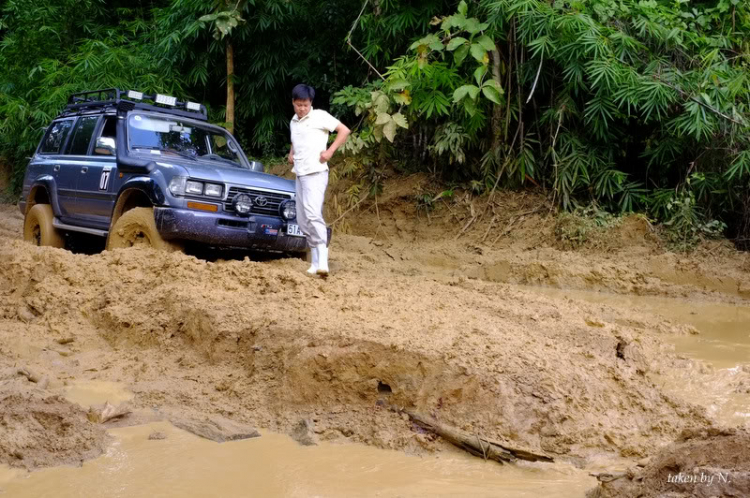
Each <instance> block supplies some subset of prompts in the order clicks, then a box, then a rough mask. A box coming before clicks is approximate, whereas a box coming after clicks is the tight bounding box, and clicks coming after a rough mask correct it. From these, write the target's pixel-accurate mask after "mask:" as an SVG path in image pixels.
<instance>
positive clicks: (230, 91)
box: [226, 38, 234, 134]
mask: <svg viewBox="0 0 750 498" xmlns="http://www.w3.org/2000/svg"><path fill="white" fill-rule="evenodd" d="M226 118H227V130H228V131H229V133H232V134H234V47H232V42H231V41H230V40H229V39H228V38H227V116H226Z"/></svg>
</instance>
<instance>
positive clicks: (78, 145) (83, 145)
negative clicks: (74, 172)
mask: <svg viewBox="0 0 750 498" xmlns="http://www.w3.org/2000/svg"><path fill="white" fill-rule="evenodd" d="M98 121H99V116H88V117H85V118H80V119H79V120H78V123H77V124H76V127H75V131H74V132H73V138H72V140H71V142H70V147H69V150H68V154H72V155H76V156H85V155H86V154H88V153H89V144H90V143H91V137H92V136H93V135H94V130H95V129H96V123H97V122H98Z"/></svg>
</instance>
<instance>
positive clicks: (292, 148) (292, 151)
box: [286, 146, 294, 164]
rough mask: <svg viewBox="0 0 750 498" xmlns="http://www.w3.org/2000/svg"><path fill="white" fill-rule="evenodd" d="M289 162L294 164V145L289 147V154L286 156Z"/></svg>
mask: <svg viewBox="0 0 750 498" xmlns="http://www.w3.org/2000/svg"><path fill="white" fill-rule="evenodd" d="M286 160H287V161H289V164H294V146H292V147H290V148H289V156H288V157H287V158H286Z"/></svg>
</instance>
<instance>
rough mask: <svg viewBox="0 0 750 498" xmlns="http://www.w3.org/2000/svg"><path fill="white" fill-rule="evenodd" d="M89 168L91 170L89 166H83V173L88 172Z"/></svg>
mask: <svg viewBox="0 0 750 498" xmlns="http://www.w3.org/2000/svg"><path fill="white" fill-rule="evenodd" d="M88 170H89V167H88V166H84V167H83V168H81V173H86V172H87V171H88Z"/></svg>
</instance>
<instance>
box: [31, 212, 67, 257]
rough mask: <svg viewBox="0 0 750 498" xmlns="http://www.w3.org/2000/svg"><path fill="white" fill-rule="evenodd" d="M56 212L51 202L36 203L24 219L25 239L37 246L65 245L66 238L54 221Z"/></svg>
mask: <svg viewBox="0 0 750 498" xmlns="http://www.w3.org/2000/svg"><path fill="white" fill-rule="evenodd" d="M54 220H55V214H54V213H53V212H52V206H50V205H49V204H34V205H33V206H32V207H31V209H29V212H28V213H26V218H25V219H24V220H23V240H25V241H26V242H31V243H32V244H34V245H35V246H49V247H65V239H63V236H62V234H61V233H60V232H59V231H58V230H57V228H55V226H54V225H53V224H52V222H53V221H54Z"/></svg>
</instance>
